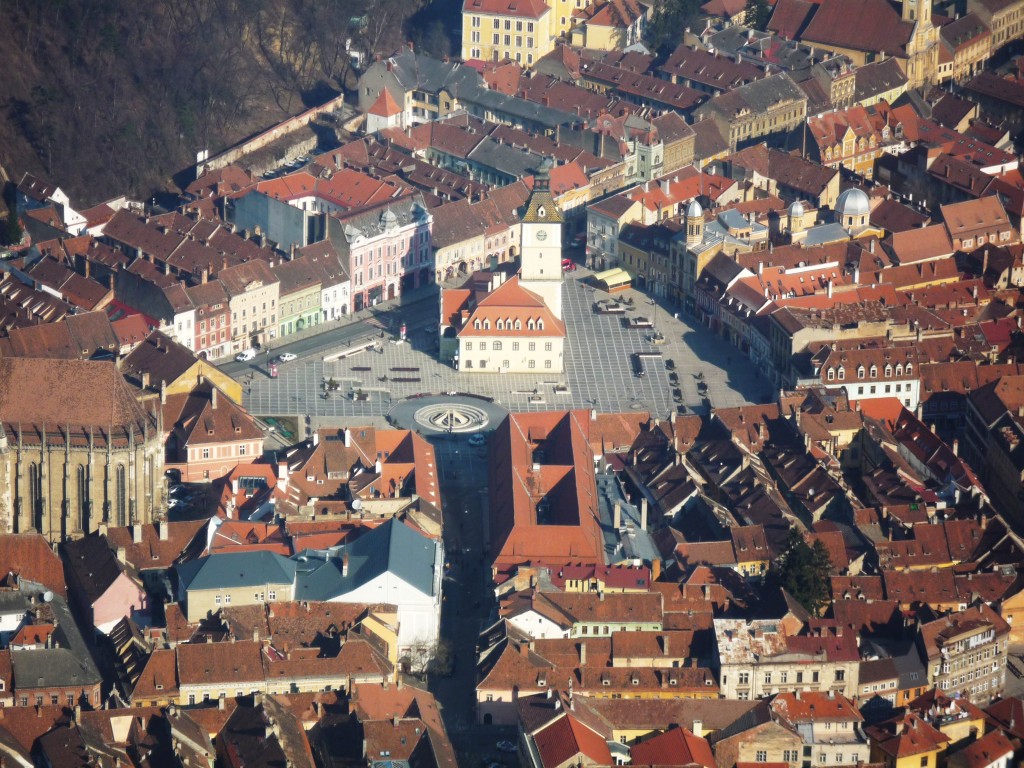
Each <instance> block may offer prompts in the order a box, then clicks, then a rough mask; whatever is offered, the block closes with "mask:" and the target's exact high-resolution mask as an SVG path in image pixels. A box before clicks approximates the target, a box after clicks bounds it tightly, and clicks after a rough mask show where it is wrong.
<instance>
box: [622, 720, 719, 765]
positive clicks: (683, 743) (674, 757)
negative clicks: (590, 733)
mask: <svg viewBox="0 0 1024 768" xmlns="http://www.w3.org/2000/svg"><path fill="white" fill-rule="evenodd" d="M629 756H630V765H640V766H647V765H650V766H654V765H666V766H667V765H702V766H704V768H715V757H714V755H713V754H712V753H711V746H710V745H709V744H708V742H707V740H706V739H703V738H701V737H699V736H694V734H693V732H692V731H690V730H687V729H686V728H680V727H678V726H677V727H675V728H670V729H669V730H667V731H665V732H664V733H660V734H658V735H657V736H654V737H652V738H650V739H646V740H645V741H641V742H640V743H639V744H634V745H633V747H632V748H631V749H630V751H629Z"/></svg>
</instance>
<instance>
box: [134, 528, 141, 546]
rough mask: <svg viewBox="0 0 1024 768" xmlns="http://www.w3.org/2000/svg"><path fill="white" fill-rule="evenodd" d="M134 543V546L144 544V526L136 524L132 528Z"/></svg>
mask: <svg viewBox="0 0 1024 768" xmlns="http://www.w3.org/2000/svg"><path fill="white" fill-rule="evenodd" d="M132 543H133V544H141V543H142V524H141V523H135V524H134V525H133V526H132Z"/></svg>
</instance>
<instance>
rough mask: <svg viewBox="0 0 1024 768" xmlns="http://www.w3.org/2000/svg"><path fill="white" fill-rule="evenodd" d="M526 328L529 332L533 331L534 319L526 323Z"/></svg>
mask: <svg viewBox="0 0 1024 768" xmlns="http://www.w3.org/2000/svg"><path fill="white" fill-rule="evenodd" d="M526 328H527V330H530V331H532V330H533V318H532V317H531V318H530V319H529V320H527V321H526Z"/></svg>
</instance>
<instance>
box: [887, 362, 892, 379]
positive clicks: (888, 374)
mask: <svg viewBox="0 0 1024 768" xmlns="http://www.w3.org/2000/svg"><path fill="white" fill-rule="evenodd" d="M890 376H892V366H891V365H888V364H886V366H885V378H887V379H888V378H889V377H890Z"/></svg>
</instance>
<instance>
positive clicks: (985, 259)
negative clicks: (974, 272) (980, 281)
mask: <svg viewBox="0 0 1024 768" xmlns="http://www.w3.org/2000/svg"><path fill="white" fill-rule="evenodd" d="M986 272H988V248H986V249H985V250H984V252H983V253H982V256H981V276H982V277H984V276H985V273H986Z"/></svg>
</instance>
